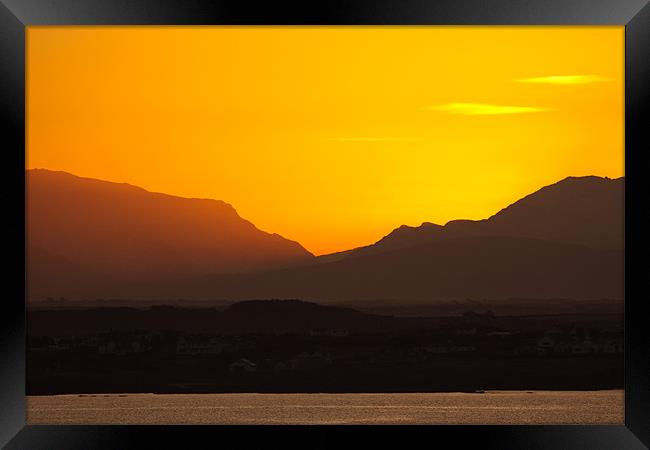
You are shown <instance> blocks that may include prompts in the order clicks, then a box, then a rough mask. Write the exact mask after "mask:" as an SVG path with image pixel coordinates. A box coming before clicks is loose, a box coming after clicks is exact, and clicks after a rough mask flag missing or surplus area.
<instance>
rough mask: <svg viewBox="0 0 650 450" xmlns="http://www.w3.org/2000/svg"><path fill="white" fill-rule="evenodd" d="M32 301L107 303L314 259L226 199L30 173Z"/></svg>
mask: <svg viewBox="0 0 650 450" xmlns="http://www.w3.org/2000/svg"><path fill="white" fill-rule="evenodd" d="M26 176H27V244H28V253H27V262H28V272H27V278H28V293H29V297H30V298H40V297H42V296H53V297H58V296H75V295H76V294H77V293H78V292H80V291H85V292H89V293H91V295H92V294H97V295H98V296H101V295H102V292H104V291H105V290H106V289H108V287H109V286H114V285H118V284H123V283H130V282H143V281H154V282H155V281H158V280H162V279H166V278H170V277H171V278H178V277H190V276H196V275H198V274H206V273H232V272H244V271H253V270H262V269H270V268H275V267H286V266H289V265H293V264H297V263H304V262H307V261H311V260H312V259H313V255H311V253H309V252H308V251H307V250H305V249H304V248H303V247H302V246H301V245H300V244H298V243H297V242H293V241H290V240H287V239H284V238H283V237H281V236H279V235H277V234H269V233H265V232H263V231H261V230H259V229H257V228H256V227H255V225H253V224H252V223H250V222H248V221H246V220H244V219H242V218H241V217H240V216H239V215H238V214H237V212H236V211H235V209H234V208H233V207H232V206H230V205H229V204H227V203H224V202H222V201H218V200H207V199H194V198H192V199H190V198H181V197H174V196H171V195H165V194H159V193H153V192H148V191H146V190H144V189H141V188H139V187H135V186H131V185H128V184H118V183H111V182H106V181H100V180H94V179H90V178H80V177H77V176H74V175H71V174H68V173H65V172H53V171H49V170H40V169H35V170H29V171H27V173H26Z"/></svg>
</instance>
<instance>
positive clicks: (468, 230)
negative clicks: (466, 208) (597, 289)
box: [318, 176, 625, 262]
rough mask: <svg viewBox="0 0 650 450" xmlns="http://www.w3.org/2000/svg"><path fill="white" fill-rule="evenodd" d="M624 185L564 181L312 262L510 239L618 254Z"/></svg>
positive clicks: (602, 180)
mask: <svg viewBox="0 0 650 450" xmlns="http://www.w3.org/2000/svg"><path fill="white" fill-rule="evenodd" d="M624 190H625V179H624V178H623V177H621V178H617V179H608V178H601V177H595V176H587V177H568V178H565V179H564V180H562V181H559V182H558V183H555V184H552V185H550V186H546V187H543V188H542V189H540V190H538V191H537V192H534V193H532V194H530V195H528V196H526V197H524V198H522V199H521V200H519V201H517V202H515V203H513V204H512V205H510V206H508V207H507V208H504V209H502V210H501V211H499V212H498V213H496V214H495V215H493V216H492V217H490V218H488V219H484V220H452V221H450V222H448V223H447V224H446V225H444V226H442V225H436V224H433V223H429V222H425V223H423V224H422V225H420V226H419V227H409V226H406V225H402V226H401V227H399V228H397V229H395V230H393V231H392V232H391V233H390V234H388V235H387V236H385V237H384V238H382V239H381V240H379V241H378V242H376V243H375V244H373V245H369V246H366V247H360V248H356V249H353V250H348V251H345V252H340V253H334V254H330V255H324V256H320V257H318V259H319V260H320V261H322V262H332V261H336V260H340V259H343V258H349V257H356V256H362V255H369V254H376V253H381V252H385V251H389V250H395V249H398V248H403V247H409V246H413V245H419V244H424V243H430V242H436V241H439V240H444V239H450V238H460V237H477V236H510V237H522V238H533V239H542V240H547V241H553V242H559V243H565V244H577V245H585V246H588V247H594V248H603V249H623V229H624V223H623V219H624V209H623V205H624Z"/></svg>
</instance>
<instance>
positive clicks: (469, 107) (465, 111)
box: [424, 103, 550, 116]
mask: <svg viewBox="0 0 650 450" xmlns="http://www.w3.org/2000/svg"><path fill="white" fill-rule="evenodd" d="M424 109H426V110H429V111H442V112H446V113H448V114H459V115H464V116H491V115H498V114H524V113H533V112H542V111H550V109H548V108H539V107H536V106H509V105H490V104H486V103H447V104H445V105H434V106H426V107H424Z"/></svg>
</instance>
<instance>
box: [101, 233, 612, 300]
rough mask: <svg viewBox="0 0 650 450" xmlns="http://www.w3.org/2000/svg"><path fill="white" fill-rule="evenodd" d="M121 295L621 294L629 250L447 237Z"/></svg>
mask: <svg viewBox="0 0 650 450" xmlns="http://www.w3.org/2000/svg"><path fill="white" fill-rule="evenodd" d="M113 295H114V296H122V297H125V296H126V297H129V296H131V297H134V296H136V297H137V296H140V297H142V298H186V299H201V298H204V299H230V300H243V299H251V298H280V299H282V298H284V299H287V298H301V299H305V300H312V301H313V300H321V301H328V302H336V301H350V300H374V299H398V300H399V299H401V300H404V301H418V302H429V301H431V302H435V301H437V300H450V299H466V298H474V299H482V298H487V299H499V298H574V299H600V298H615V299H621V298H622V295H623V252H622V251H621V250H610V249H597V248H589V247H585V246H579V245H570V244H561V243H555V242H549V241H543V240H538V239H528V238H513V237H469V238H457V239H445V240H441V241H438V242H433V243H429V244H421V245H416V246H411V247H405V248H401V249H397V250H392V251H386V252H381V253H377V254H373V255H365V256H359V257H356V258H345V259H343V260H340V261H335V262H331V263H326V264H316V265H310V266H306V267H294V268H289V269H284V270H277V271H269V272H264V273H254V274H246V275H231V276H227V275H225V276H205V277H197V278H192V279H187V280H183V281H173V282H168V283H162V284H158V285H156V286H152V285H139V286H131V287H130V288H129V289H125V290H123V291H121V292H115V293H113Z"/></svg>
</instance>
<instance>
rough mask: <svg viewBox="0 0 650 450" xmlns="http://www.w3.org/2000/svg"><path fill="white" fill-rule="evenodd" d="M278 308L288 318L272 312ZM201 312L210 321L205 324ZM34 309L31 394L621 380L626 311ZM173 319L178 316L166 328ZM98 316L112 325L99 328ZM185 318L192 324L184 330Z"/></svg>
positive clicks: (611, 384)
mask: <svg viewBox="0 0 650 450" xmlns="http://www.w3.org/2000/svg"><path fill="white" fill-rule="evenodd" d="M278 313H280V314H282V317H283V318H284V320H283V321H282V322H280V321H277V320H275V321H274V320H273V317H274V316H275V315H277V314H278ZM66 316H67V319H68V320H73V321H83V322H85V323H86V324H87V325H89V326H90V328H87V329H86V330H85V332H81V333H80V334H78V335H70V334H68V333H65V332H62V333H57V332H53V330H52V329H49V330H48V329H46V328H45V327H43V326H41V324H42V323H46V322H47V323H49V324H50V325H48V326H51V324H52V323H55V322H56V323H59V324H61V327H62V330H63V329H70V328H69V327H67V326H66V325H65V321H66ZM199 316H203V318H204V319H203V320H204V321H206V320H207V321H208V322H211V323H213V324H214V330H213V331H206V330H205V327H204V326H202V325H201V321H200V320H195V319H198V317H199ZM31 317H32V320H31V323H30V336H29V340H28V386H27V389H28V393H29V394H32V395H39V394H58V393H92V392H151V391H153V392H188V391H189V392H225V391H235V392H266V391H273V392H285V391H289V392H293V391H300V392H330V391H340V392H347V391H349V392H364V391H385V390H386V391H396V392H400V391H404V392H408V391H413V390H415V391H439V390H440V391H447V390H462V391H480V390H483V389H595V388H603V389H604V388H621V387H622V386H623V377H622V374H623V370H622V367H623V350H624V349H623V333H622V324H623V321H622V315H620V314H591V315H589V314H563V315H531V316H519V317H512V316H499V315H495V314H494V313H493V312H492V311H489V310H488V311H478V312H477V311H471V310H470V311H465V312H464V313H463V314H462V315H459V316H455V317H442V318H436V317H429V318H422V317H419V318H398V317H390V316H381V315H372V314H365V313H361V312H358V311H354V310H351V309H346V308H333V307H325V306H320V305H314V304H310V303H307V302H299V301H286V302H279V301H276V302H267V303H264V302H242V303H240V304H235V307H233V308H232V309H231V310H230V312H229V311H228V310H226V311H219V312H210V311H206V310H200V309H180V308H174V307H158V308H152V309H150V310H135V309H129V308H104V309H97V310H85V311H65V310H62V311H61V310H58V311H34V312H32V313H31ZM171 317H174V318H176V319H179V320H176V321H175V322H174V323H175V325H174V326H173V327H172V326H165V325H164V323H165V322H167V323H171V322H170V320H169V319H170V318H171ZM206 317H207V319H206ZM265 317H266V318H268V319H269V320H268V321H266V320H264V319H263V318H265ZM260 319H262V320H261V321H260ZM93 321H97V323H103V324H105V325H99V326H97V329H96V330H92V327H93V326H94V325H93V323H94V322H93ZM184 321H185V322H187V323H193V324H194V325H193V327H192V328H194V329H182V323H184ZM337 321H338V322H340V323H343V324H345V326H343V325H341V326H336V322H337ZM226 322H227V323H228V325H229V326H228V327H225V326H222V327H220V324H225V323H226ZM273 322H276V328H277V329H276V330H275V331H274V330H272V328H273V326H274V324H273ZM255 323H259V324H260V325H259V326H252V327H251V324H255ZM313 323H316V325H317V326H310V324H313ZM106 324H113V325H114V326H111V325H106ZM179 324H181V325H180V328H181V329H179ZM197 327H198V328H197ZM269 327H270V328H269ZM220 328H221V329H220ZM256 328H257V329H256ZM107 373H110V374H111V376H107ZM143 389H144V390H143Z"/></svg>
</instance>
